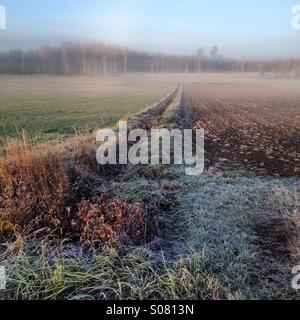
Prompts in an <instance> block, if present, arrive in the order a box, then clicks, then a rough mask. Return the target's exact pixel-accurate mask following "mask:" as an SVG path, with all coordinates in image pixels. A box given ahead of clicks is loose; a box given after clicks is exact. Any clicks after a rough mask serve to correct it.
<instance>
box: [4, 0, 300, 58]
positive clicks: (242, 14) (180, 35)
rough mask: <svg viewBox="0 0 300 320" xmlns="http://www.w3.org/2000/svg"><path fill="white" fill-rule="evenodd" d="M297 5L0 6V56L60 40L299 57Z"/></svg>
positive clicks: (217, 0) (288, 1)
mask: <svg viewBox="0 0 300 320" xmlns="http://www.w3.org/2000/svg"><path fill="white" fill-rule="evenodd" d="M297 4H298V5H300V0H0V5H2V6H4V7H5V9H6V20H7V26H6V30H0V51H6V50H9V49H14V48H21V49H29V48H36V47H40V46H42V45H50V46H55V45H59V44H61V43H62V42H65V41H72V42H93V41H99V42H100V41H101V42H107V43H110V44H119V45H126V46H128V47H129V48H133V49H138V50H146V51H160V52H166V53H176V54H177V53H178V54H180V53H187V54H191V53H194V52H196V51H197V49H198V48H204V49H205V50H207V51H208V50H209V48H211V47H212V46H214V45H218V46H219V49H220V52H221V53H222V54H223V55H224V56H228V57H229V56H230V57H300V30H293V29H292V27H291V20H292V17H293V15H292V7H293V6H295V5H297Z"/></svg>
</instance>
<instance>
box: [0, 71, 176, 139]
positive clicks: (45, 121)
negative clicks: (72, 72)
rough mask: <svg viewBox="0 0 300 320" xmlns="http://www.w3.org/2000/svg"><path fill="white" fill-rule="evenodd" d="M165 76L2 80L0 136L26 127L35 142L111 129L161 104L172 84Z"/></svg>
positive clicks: (10, 135) (12, 134)
mask: <svg viewBox="0 0 300 320" xmlns="http://www.w3.org/2000/svg"><path fill="white" fill-rule="evenodd" d="M175 83H176V80H174V82H173V81H172V80H171V81H170V79H169V78H168V77H164V76H162V77H155V76H151V75H149V76H147V75H141V76H138V75H136V76H135V75H132V76H131V75H128V76H109V77H50V76H0V136H2V137H13V136H16V134H17V132H18V131H19V132H20V131H22V129H26V131H27V133H28V134H29V135H30V136H33V137H39V140H57V139H62V138H66V137H68V136H70V135H72V134H74V132H75V129H76V130H82V129H87V128H97V127H103V126H111V125H114V124H115V123H116V122H117V121H118V119H120V118H122V117H124V116H127V115H130V114H133V113H135V112H137V111H140V110H142V109H144V108H145V107H147V106H148V105H151V104H153V103H154V102H156V101H158V100H160V99H161V98H162V96H164V95H165V94H166V93H168V92H169V91H171V90H172V89H173V87H174V86H175Z"/></svg>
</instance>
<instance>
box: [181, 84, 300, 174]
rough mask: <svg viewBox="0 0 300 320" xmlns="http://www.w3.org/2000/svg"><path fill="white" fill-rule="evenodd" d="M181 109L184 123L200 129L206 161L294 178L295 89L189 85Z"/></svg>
mask: <svg viewBox="0 0 300 320" xmlns="http://www.w3.org/2000/svg"><path fill="white" fill-rule="evenodd" d="M183 108H184V111H185V112H184V115H185V126H194V127H197V128H200V127H202V128H204V129H205V131H206V134H205V136H206V137H205V139H206V140H205V143H206V151H207V157H208V159H209V161H210V162H211V164H215V163H220V164H223V165H235V166H238V167H243V168H247V169H249V170H253V171H256V172H258V173H261V174H271V175H277V176H300V93H299V94H298V93H296V92H292V93H291V92H285V91H280V90H278V89H276V90H275V89H273V88H269V87H268V88H261V87H255V86H253V87H250V88H249V86H248V87H246V86H243V85H240V86H234V87H232V86H228V85H200V84H199V85H198V84H193V85H186V86H185V87H184V105H183Z"/></svg>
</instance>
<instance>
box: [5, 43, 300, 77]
mask: <svg viewBox="0 0 300 320" xmlns="http://www.w3.org/2000/svg"><path fill="white" fill-rule="evenodd" d="M299 70H300V59H286V60H284V59H282V60H249V59H246V58H241V59H230V58H224V57H222V56H221V55H220V54H219V49H218V47H217V46H215V47H213V48H212V49H211V50H209V51H208V52H205V51H204V50H203V49H199V50H198V51H197V52H196V53H195V54H194V55H174V54H173V55H172V54H163V53H149V52H140V51H134V50H129V49H127V48H124V47H120V46H112V45H105V44H101V43H100V44H99V43H97V44H88V45H86V44H85V45H83V44H73V43H66V44H63V45H62V46H60V47H42V48H40V49H34V50H27V51H22V50H11V51H9V52H2V53H0V73H1V74H49V75H97V74H120V73H129V72H130V73H134V72H153V73H172V72H174V73H195V72H261V73H266V72H276V73H282V74H287V73H291V72H299Z"/></svg>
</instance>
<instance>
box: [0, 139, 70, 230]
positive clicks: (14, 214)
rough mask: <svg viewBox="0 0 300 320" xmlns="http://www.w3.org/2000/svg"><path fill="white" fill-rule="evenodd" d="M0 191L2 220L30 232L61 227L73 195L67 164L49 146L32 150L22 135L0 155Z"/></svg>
mask: <svg viewBox="0 0 300 320" xmlns="http://www.w3.org/2000/svg"><path fill="white" fill-rule="evenodd" d="M0 192H1V193H0V214H1V219H2V220H4V221H7V222H8V223H9V224H12V225H14V226H16V227H17V228H21V229H22V230H25V229H28V232H31V231H32V230H39V229H42V228H45V227H47V228H50V229H56V228H59V227H60V226H61V223H62V221H61V220H62V219H61V217H62V215H63V214H64V212H65V209H66V201H67V199H68V198H69V196H70V185H69V179H68V175H67V170H66V166H65V164H64V163H63V161H62V159H61V158H60V157H59V155H57V154H55V153H52V152H51V151H50V150H47V152H46V153H45V154H39V153H38V152H34V151H33V150H31V149H30V147H29V146H28V144H27V142H26V136H25V135H23V142H22V143H20V142H19V141H16V140H15V141H13V142H11V143H10V145H9V149H8V151H7V156H6V157H5V158H2V159H0Z"/></svg>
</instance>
